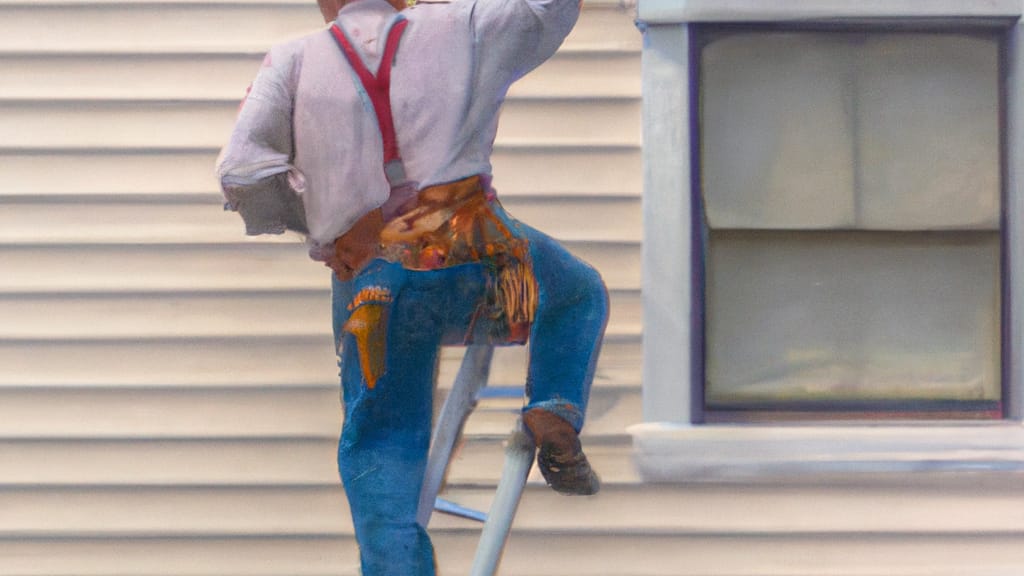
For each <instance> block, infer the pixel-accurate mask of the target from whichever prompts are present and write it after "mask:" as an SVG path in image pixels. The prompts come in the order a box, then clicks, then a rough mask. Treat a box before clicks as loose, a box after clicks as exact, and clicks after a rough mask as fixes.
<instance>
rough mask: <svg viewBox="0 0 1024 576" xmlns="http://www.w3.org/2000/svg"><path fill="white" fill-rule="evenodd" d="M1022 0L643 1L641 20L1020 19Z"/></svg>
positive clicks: (639, 12)
mask: <svg viewBox="0 0 1024 576" xmlns="http://www.w3.org/2000/svg"><path fill="white" fill-rule="evenodd" d="M1022 8H1024V6H1022V2H1021V0H639V10H638V16H639V19H640V20H642V21H644V22H647V23H650V24H655V23H670V22H739V21H743V22H774V21H791V20H815V19H836V18H946V17H949V18H956V17H963V18H1019V17H1020V16H1021V12H1022Z"/></svg>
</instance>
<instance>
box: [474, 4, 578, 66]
mask: <svg viewBox="0 0 1024 576" xmlns="http://www.w3.org/2000/svg"><path fill="white" fill-rule="evenodd" d="M579 10H580V2H579V0H473V6H472V24H473V33H474V36H475V43H476V46H477V49H476V52H477V53H478V58H479V60H480V61H482V62H484V63H485V69H487V70H488V71H489V72H490V73H491V74H495V75H500V76H504V78H501V80H504V81H505V83H506V85H507V84H511V83H512V82H514V81H516V80H518V79H519V78H521V77H523V76H524V75H526V74H527V73H528V72H530V71H531V70H533V69H534V68H536V67H537V66H539V65H540V64H542V63H543V62H544V61H545V60H547V59H548V58H550V57H551V56H552V55H553V54H554V53H555V51H557V50H558V47H559V46H561V45H562V41H563V40H565V37H566V36H568V35H569V32H571V31H572V28H573V26H575V24H576V20H577V18H578V17H579ZM493 79H494V80H498V78H493Z"/></svg>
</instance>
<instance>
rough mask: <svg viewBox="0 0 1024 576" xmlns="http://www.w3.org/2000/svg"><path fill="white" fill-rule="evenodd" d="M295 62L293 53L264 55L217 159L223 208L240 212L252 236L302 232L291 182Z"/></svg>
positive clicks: (299, 207) (298, 199)
mask: <svg viewBox="0 0 1024 576" xmlns="http://www.w3.org/2000/svg"><path fill="white" fill-rule="evenodd" d="M296 65H297V57H296V56H295V55H294V52H292V53H291V54H290V53H289V51H288V50H285V49H279V48H275V49H274V50H271V52H270V53H269V54H267V57H266V58H265V59H264V61H263V66H262V67H261V68H260V71H259V73H258V74H257V76H256V79H255V80H254V81H253V84H252V86H251V87H250V89H249V93H248V95H247V96H246V98H245V100H244V101H243V102H242V105H241V108H240V109H239V113H238V119H237V120H236V122H235V127H234V130H232V133H231V137H230V139H229V140H228V144H227V146H225V147H224V150H223V151H222V152H221V156H220V159H219V160H218V163H217V175H218V177H219V179H220V184H221V190H222V191H223V193H224V197H225V199H226V201H227V203H226V204H225V208H226V209H229V210H234V211H237V212H238V213H239V215H241V217H242V220H243V221H244V222H245V227H246V233H247V234H250V235H256V234H280V233H282V232H284V231H285V230H295V231H298V232H303V233H305V232H306V223H305V211H304V209H303V205H302V198H301V197H300V196H299V195H298V194H297V193H296V191H295V190H294V189H293V187H292V185H291V184H290V182H293V181H295V180H296V179H297V178H298V179H301V175H299V174H298V173H297V170H296V169H295V167H294V166H293V165H292V160H293V150H292V142H293V138H292V109H293V103H294V86H295V81H294V77H295V72H296ZM289 176H290V177H289Z"/></svg>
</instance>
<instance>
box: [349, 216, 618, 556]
mask: <svg viewBox="0 0 1024 576" xmlns="http://www.w3.org/2000/svg"><path fill="white" fill-rule="evenodd" d="M514 225H515V226H516V228H517V231H518V232H519V233H520V234H521V235H523V236H525V237H526V238H527V239H528V240H529V243H530V255H531V258H532V261H533V268H534V274H535V276H536V278H537V285H538V290H539V298H538V306H537V312H536V316H535V319H534V322H533V325H532V327H531V331H530V343H531V345H530V363H529V369H528V373H527V381H526V392H527V396H528V398H529V400H528V404H527V405H526V406H525V407H524V410H528V409H532V408H544V409H546V410H549V411H551V412H554V413H555V414H557V415H559V416H561V417H562V418H564V419H565V420H567V421H568V422H569V423H571V424H572V425H573V426H574V427H575V428H576V430H577V431H579V429H580V428H582V426H583V418H584V413H585V412H586V405H587V398H588V396H589V393H590V384H591V381H592V380H593V375H594V366H595V363H596V361H597V357H598V353H599V350H600V345H601V340H602V337H603V335H604V328H605V324H606V322H607V317H608V295H607V291H606V289H605V286H604V283H603V281H602V280H601V277H600V275H599V274H598V273H597V271H596V270H594V269H593V268H591V267H590V266H589V265H587V264H585V263H584V262H582V261H581V260H579V259H577V258H576V257H574V256H572V255H571V254H569V252H567V251H566V250H565V249H564V248H563V247H562V246H560V245H559V244H558V243H557V242H555V241H554V240H553V239H551V238H550V237H548V236H546V235H544V234H542V233H541V232H538V231H536V230H534V229H532V228H530V227H528V226H525V225H523V224H521V223H518V222H515V223H514ZM487 286H488V280H487V270H486V269H485V267H484V265H482V264H478V263H471V264H461V265H458V266H454V267H451V268H445V269H441V270H432V271H412V270H407V269H405V268H403V267H402V266H401V265H400V264H395V263H390V262H386V261H384V260H375V261H373V262H371V263H370V264H369V265H368V266H367V267H366V268H365V269H364V270H363V271H361V272H360V274H359V275H358V276H357V277H355V278H354V279H352V280H351V281H348V282H341V281H339V280H337V278H335V279H334V285H333V288H334V296H333V313H334V334H335V341H336V343H338V344H339V345H340V346H339V348H340V355H341V362H340V366H341V383H342V388H343V395H342V396H343V401H344V405H345V421H344V425H343V427H342V432H341V440H340V442H339V445H338V468H339V471H340V472H341V479H342V482H343V483H344V485H345V492H346V494H347V496H348V500H349V504H350V507H351V510H352V519H353V522H354V524H355V531H356V540H357V541H358V543H359V548H360V553H361V559H362V570H363V575H364V576H433V575H434V552H433V547H432V546H431V543H430V538H429V537H428V536H427V534H426V531H425V530H424V529H423V527H421V526H419V525H418V524H417V523H416V508H417V504H418V500H419V491H420V485H421V484H422V481H423V475H424V472H425V468H426V461H427V451H428V448H429V443H430V432H431V415H432V405H431V404H432V400H433V386H434V369H435V365H436V363H437V360H438V351H439V348H440V345H441V344H442V343H447V342H452V341H456V342H457V341H461V339H462V337H463V336H464V335H465V333H466V331H467V329H468V327H469V326H470V324H471V322H473V318H474V312H475V311H476V309H477V305H478V303H479V302H480V301H481V299H482V298H484V297H485V294H486V290H487ZM368 287H378V288H385V289H386V290H387V291H389V292H390V294H391V300H390V302H389V303H388V304H387V308H388V320H387V337H386V351H385V355H384V358H385V364H384V365H385V371H384V373H383V374H382V375H381V377H380V378H379V380H377V382H376V384H375V385H374V386H373V388H370V387H368V386H367V384H366V379H365V378H364V375H363V373H362V367H361V365H360V362H359V355H358V350H357V346H356V343H355V338H354V336H352V335H351V334H349V333H347V332H345V331H344V330H343V329H342V327H343V326H344V325H345V322H346V321H347V320H348V318H349V315H350V313H351V312H350V311H349V310H348V307H349V304H350V303H351V302H352V301H353V298H355V296H356V294H358V293H360V292H361V291H363V290H364V289H366V288H368ZM477 321H478V322H479V320H477Z"/></svg>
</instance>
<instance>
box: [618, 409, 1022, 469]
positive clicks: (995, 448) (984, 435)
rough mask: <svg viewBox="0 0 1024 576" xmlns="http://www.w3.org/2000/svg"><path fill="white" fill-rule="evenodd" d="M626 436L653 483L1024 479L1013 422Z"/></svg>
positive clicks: (635, 430)
mask: <svg viewBox="0 0 1024 576" xmlns="http://www.w3.org/2000/svg"><path fill="white" fill-rule="evenodd" d="M629 432H630V434H631V435H632V436H633V454H634V458H635V462H636V465H637V469H638V472H639V473H640V477H641V478H642V479H643V481H645V482H652V483H673V482H679V483H689V482H721V481H742V482H748V481H758V480H765V481H772V482H777V481H798V482H802V481H811V482H815V481H832V480H836V479H846V480H851V479H862V480H866V479H877V480H880V481H884V480H886V479H899V480H900V481H905V480H906V478H907V477H908V475H909V476H914V477H919V478H921V479H925V478H931V479H949V478H967V477H976V476H979V475H984V476H993V477H997V478H998V477H1005V478H1007V479H1013V481H1015V482H1020V480H1021V477H1022V476H1024V426H1022V425H1021V423H1019V422H1010V421H1000V422H985V423H978V422H963V423H960V422H953V423H950V422H946V423H942V424H935V423H907V424H902V423H901V424H892V423H886V424H840V425H830V426H822V425H792V424H787V425H695V426H689V425H678V424H668V423H646V424H639V425H636V426H632V427H630V429H629Z"/></svg>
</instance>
